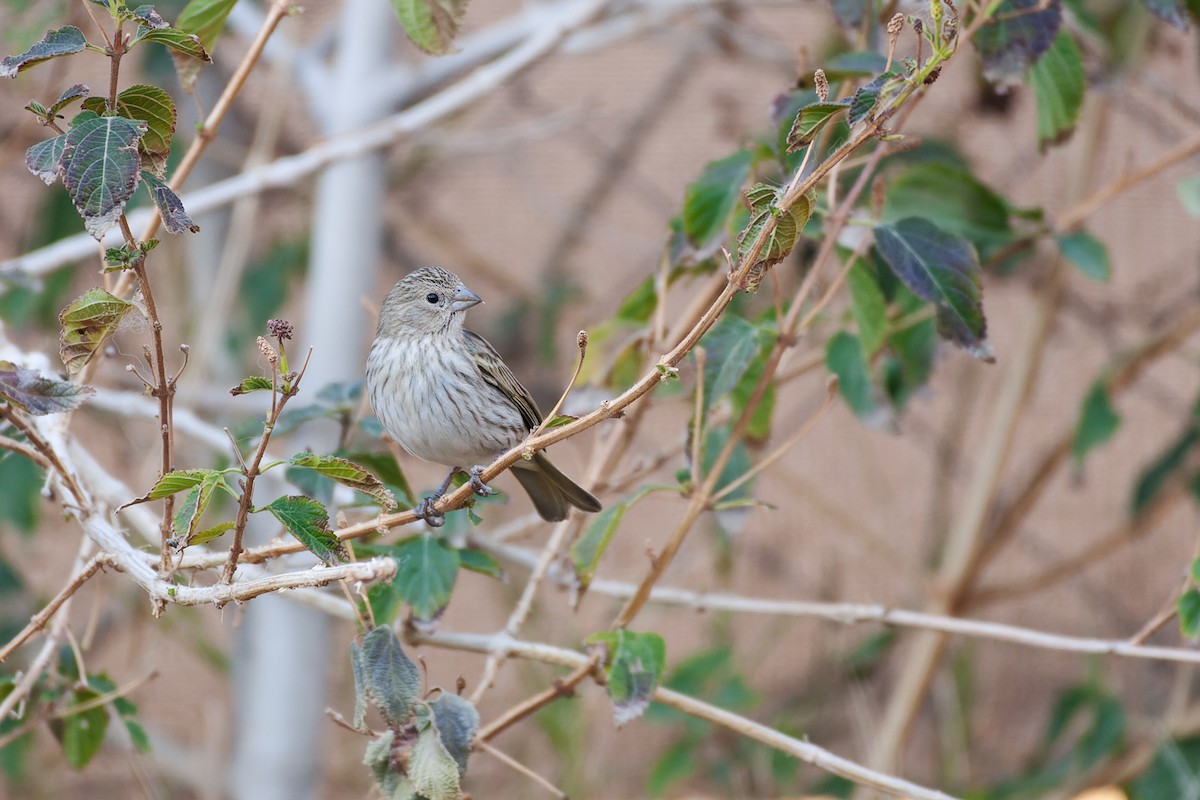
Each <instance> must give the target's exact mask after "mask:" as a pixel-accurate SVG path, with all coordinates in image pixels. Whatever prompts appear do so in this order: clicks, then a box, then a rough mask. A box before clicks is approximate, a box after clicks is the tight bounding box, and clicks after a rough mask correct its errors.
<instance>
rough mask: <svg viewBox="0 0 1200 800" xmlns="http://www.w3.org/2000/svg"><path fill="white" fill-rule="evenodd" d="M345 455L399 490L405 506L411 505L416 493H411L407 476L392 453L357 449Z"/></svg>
mask: <svg viewBox="0 0 1200 800" xmlns="http://www.w3.org/2000/svg"><path fill="white" fill-rule="evenodd" d="M346 457H347V458H349V459H350V460H351V461H353V462H354V463H356V464H362V465H363V466H364V467H366V468H367V469H369V470H371V472H372V473H374V474H375V475H378V476H379V479H380V480H381V481H383V482H384V484H386V485H387V486H389V487H391V488H392V489H394V490H395V491H398V492H400V495H401V497H402V498H403V500H404V505H405V506H407V507H409V508H411V507H412V506H413V504H414V500H415V498H416V495H415V494H414V493H413V490H412V487H410V486H409V485H408V478H406V477H404V472H403V471H402V470H401V469H400V464H398V463H397V462H396V457H395V456H394V455H392V454H391V453H388V452H374V453H368V452H364V451H359V452H354V453H347V454H346Z"/></svg>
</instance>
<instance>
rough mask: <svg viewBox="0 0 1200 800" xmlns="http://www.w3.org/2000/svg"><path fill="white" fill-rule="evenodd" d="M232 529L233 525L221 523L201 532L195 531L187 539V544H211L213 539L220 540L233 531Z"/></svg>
mask: <svg viewBox="0 0 1200 800" xmlns="http://www.w3.org/2000/svg"><path fill="white" fill-rule="evenodd" d="M233 527H234V525H233V523H232V522H221V523H218V524H216V525H213V526H212V527H211V528H205V529H204V530H202V531H196V532H195V533H193V534H192V535H190V536H189V537H188V538H187V544H188V545H189V546H191V545H199V544H205V543H207V542H211V541H212V540H213V539H217V538H220V537H221V536H223V535H225V534H226V533H228V532H229V531H231V530H233Z"/></svg>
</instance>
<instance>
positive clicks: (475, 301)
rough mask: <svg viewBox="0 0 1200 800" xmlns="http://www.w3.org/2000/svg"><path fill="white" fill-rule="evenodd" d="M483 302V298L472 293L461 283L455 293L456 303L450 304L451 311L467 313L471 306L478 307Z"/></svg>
mask: <svg viewBox="0 0 1200 800" xmlns="http://www.w3.org/2000/svg"><path fill="white" fill-rule="evenodd" d="M482 302H483V298H482V297H480V296H479V295H477V294H475V293H474V292H472V291H471V290H470V289H468V288H467V287H465V286H463V285H462V284H461V283H460V284H459V285H458V289H457V290H455V292H454V301H453V302H452V303H450V310H451V311H466V310H467V309H468V308H470V307H471V306H477V305H479V304H480V303H482Z"/></svg>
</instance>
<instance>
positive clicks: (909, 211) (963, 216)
mask: <svg viewBox="0 0 1200 800" xmlns="http://www.w3.org/2000/svg"><path fill="white" fill-rule="evenodd" d="M905 217H924V218H925V219H928V220H930V221H932V222H933V223H934V224H936V225H937V226H938V227H939V228H941V229H942V230H944V231H946V232H947V233H953V234H955V235H957V236H962V237H963V238H965V239H967V240H969V241H970V242H971V244H973V245H975V248H976V249H977V250H978V251H979V253H980V256H981V257H982V258H985V259H986V258H988V257H989V256H991V255H992V254H993V253H995V252H996V251H997V250H999V249H1000V248H1001V247H1003V246H1004V245H1006V244H1008V243H1009V242H1011V241H1012V238H1013V230H1012V226H1011V225H1010V224H1009V210H1008V204H1007V203H1006V202H1005V200H1004V198H1003V197H1001V196H1000V195H998V194H996V193H995V192H994V191H992V190H991V189H989V188H988V187H987V186H985V185H984V184H983V183H982V182H981V181H980V180H979V179H978V178H976V177H975V176H974V175H973V174H972V173H971V172H970V171H969V170H967V169H966V168H964V167H963V166H960V165H958V164H952V163H946V162H941V161H925V162H920V163H917V164H914V165H912V166H911V167H909V168H908V169H905V170H904V171H903V172H901V173H900V174H899V175H896V176H895V177H894V178H892V179H891V180H890V181H889V182H888V184H887V190H886V191H885V193H884V200H883V213H882V215H881V219H882V221H883V222H898V221H899V220H901V219H904V218H905Z"/></svg>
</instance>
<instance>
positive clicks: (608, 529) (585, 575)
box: [570, 503, 629, 590]
mask: <svg viewBox="0 0 1200 800" xmlns="http://www.w3.org/2000/svg"><path fill="white" fill-rule="evenodd" d="M628 508H629V504H628V503H612V504H610V505H607V506H605V507H604V510H603V511H601V512H600V513H599V514H597V515H596V516H594V517H592V518H591V519H590V520H589V521H588V525H587V528H585V529H584V531H583V535H582V536H580V537H579V538H577V539H576V540H575V541H574V542H572V543H571V547H570V553H571V564H572V566H574V567H575V579H576V581H578V582H579V587H580V589H581V590H585V589H587V587H588V585H589V584H590V583H591V582H592V577H593V576H594V575H595V574H596V567H598V566H599V565H600V559H601V558H602V557H603V556H604V553H605V551H606V550H607V549H608V545H609V543H610V542H611V541H612V538H613V535H614V534H615V533H616V532H617V528H619V527H620V526H621V518H622V517H624V516H625V512H626V510H628Z"/></svg>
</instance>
